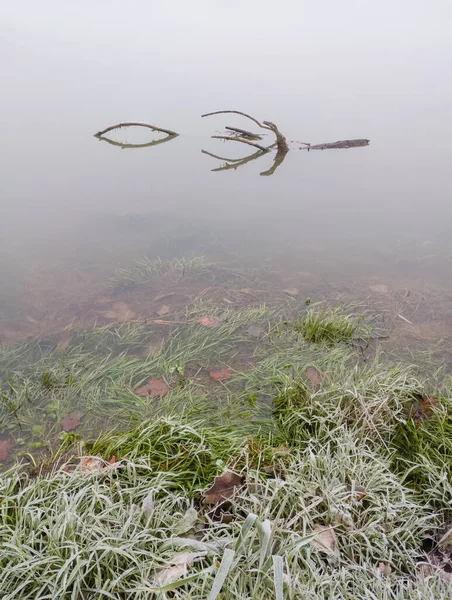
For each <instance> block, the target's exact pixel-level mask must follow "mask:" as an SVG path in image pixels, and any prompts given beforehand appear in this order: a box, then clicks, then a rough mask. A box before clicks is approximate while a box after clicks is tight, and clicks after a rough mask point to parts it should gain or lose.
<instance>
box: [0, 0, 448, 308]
mask: <svg viewBox="0 0 452 600" xmlns="http://www.w3.org/2000/svg"><path fill="white" fill-rule="evenodd" d="M2 12H3V18H2V22H1V25H0V38H1V39H0V51H1V54H2V56H3V57H4V60H3V61H2V66H1V67H0V68H1V76H2V77H1V78H2V82H3V85H2V88H3V91H2V102H1V103H2V110H1V111H0V133H1V137H2V142H3V143H2V173H3V174H2V181H1V196H0V206H1V215H2V218H1V220H0V251H1V256H0V274H1V278H2V282H3V283H2V286H1V287H2V289H1V292H0V301H1V306H0V316H2V318H6V317H8V318H11V317H14V316H16V315H17V314H18V313H20V311H25V312H26V311H27V310H28V308H27V306H28V304H29V302H30V301H31V300H30V293H31V292H30V290H31V291H32V292H33V291H36V289H37V288H38V287H39V286H40V285H44V284H43V281H46V284H45V285H44V287H45V286H47V288H46V294H47V295H45V294H44V296H43V297H42V298H41V299H40V302H41V305H40V307H39V308H40V310H43V311H44V312H45V311H48V310H50V309H48V308H46V304H45V303H46V300H45V298H50V297H51V298H52V299H53V302H58V297H60V301H61V302H62V303H64V302H66V301H67V294H68V293H69V292H66V294H65V293H63V288H64V286H65V285H66V284H67V282H68V281H69V280H71V281H72V280H73V278H74V277H77V278H78V280H77V281H79V282H83V285H82V284H81V283H79V284H78V285H76V286H75V288H70V289H71V290H72V289H77V293H80V294H81V295H83V294H89V293H94V288H93V287H92V286H93V285H94V284H93V283H92V282H93V281H95V282H101V281H102V280H103V278H106V277H108V276H109V275H110V274H111V272H112V271H113V269H114V268H115V267H116V266H118V265H120V264H128V263H130V262H131V261H133V260H135V259H137V258H139V257H140V256H142V255H143V254H148V253H150V252H152V253H157V254H158V255H166V256H168V257H173V256H176V257H177V256H181V255H183V254H187V255H190V254H197V253H204V254H206V255H207V256H208V257H212V258H218V259H220V260H224V261H228V260H229V261H233V262H235V263H248V262H253V263H255V264H264V263H266V262H268V263H273V264H274V265H278V267H279V268H287V269H291V268H293V269H295V270H298V271H309V272H310V273H311V274H313V276H314V277H316V276H317V275H318V277H319V279H324V278H327V279H328V278H330V277H334V278H336V279H337V278H340V277H344V278H350V277H360V278H364V279H365V280H366V281H367V280H368V281H374V280H376V279H378V280H380V279H381V280H386V279H392V280H396V281H403V282H405V281H407V282H410V284H411V285H419V286H423V285H425V284H426V282H427V283H428V284H429V285H430V284H431V285H435V286H440V287H441V288H442V289H444V290H450V288H451V286H452V268H451V267H452V236H451V225H450V224H451V222H452V219H451V217H452V208H451V197H452V193H451V192H452V183H451V178H450V164H451V158H452V156H451V154H452V153H451V150H450V140H451V139H452V119H451V106H452V79H451V77H450V61H451V58H452V41H451V36H450V31H451V26H452V5H451V4H450V2H447V1H441V0H438V1H437V2H435V3H434V4H431V3H427V2H425V1H419V0H416V1H414V2H408V1H405V0H404V1H401V2H397V3H394V2H389V1H387V0H383V1H382V2H378V3H370V2H364V1H362V2H360V1H350V0H345V1H344V2H340V3H338V2H335V1H334V0H325V1H322V2H317V3H312V2H306V1H304V0H302V1H287V2H280V3H276V4H275V3H274V2H268V1H260V2H255V1H251V2H247V3H239V2H235V1H232V2H228V3H227V4H225V3H223V2H216V1H213V2H212V1H205V2H204V1H201V2H200V1H195V2H181V1H176V2H171V3H161V2H152V1H151V2H144V1H140V2H129V3H127V4H124V3H123V2H119V1H111V0H109V1H108V2H107V1H106V0H100V1H98V2H96V3H92V2H88V1H84V0H82V1H80V2H78V3H70V4H68V3H61V2H56V1H50V0H43V1H42V2H40V3H38V4H37V3H35V2H31V1H24V2H20V3H9V5H8V6H4V7H3V11H2ZM221 109H235V110H241V111H244V112H247V113H250V114H252V115H254V116H255V117H257V118H258V119H260V120H270V121H273V122H274V123H276V124H277V125H278V127H279V128H280V130H281V131H282V132H283V133H284V134H285V135H286V136H287V139H288V140H298V141H305V142H311V143H319V142H332V141H336V140H344V139H352V138H368V139H370V145H369V146H368V147H364V148H355V149H348V150H326V151H311V152H307V151H305V150H303V151H302V150H298V149H297V148H298V147H299V144H296V143H293V144H291V146H292V148H293V150H291V151H290V152H289V154H288V155H287V157H286V159H285V160H284V162H283V163H282V164H281V165H280V167H279V168H278V169H277V170H276V171H275V173H274V174H273V175H271V176H261V175H260V173H262V172H263V171H266V170H267V169H269V168H270V167H271V165H272V161H273V158H274V154H273V155H270V154H268V155H266V156H263V157H261V158H259V159H258V160H256V161H251V162H250V163H247V164H245V165H243V166H241V167H239V168H238V169H237V170H234V169H230V170H227V171H223V172H212V169H215V168H217V167H220V166H222V164H224V163H223V162H221V161H218V160H216V159H214V158H212V157H210V156H208V155H206V154H203V153H202V152H201V151H202V150H203V149H204V150H207V151H209V152H211V153H213V154H216V155H220V156H224V157H230V158H240V157H243V156H246V155H247V154H249V153H252V152H253V149H251V148H249V149H248V148H246V147H242V145H241V144H237V143H227V142H226V143H224V142H221V141H218V140H213V139H211V138H210V136H211V135H214V134H215V133H218V132H219V131H222V130H223V128H224V126H225V125H235V126H238V127H245V128H246V129H252V130H254V126H253V124H251V122H250V121H247V120H246V119H243V118H241V117H238V116H234V115H218V116H215V117H210V118H208V119H201V114H203V113H206V112H209V111H215V110H221ZM127 120H131V121H145V122H150V123H153V124H155V125H158V126H161V127H164V128H169V129H173V130H175V131H177V132H178V133H179V134H180V136H179V137H178V138H176V139H174V140H172V141H170V142H168V143H165V144H161V145H158V146H155V147H149V148H142V149H121V148H119V147H115V146H111V145H108V144H106V143H104V142H102V141H99V140H97V139H96V138H94V137H93V134H94V133H95V132H97V131H98V130H100V129H102V128H104V127H107V126H108V125H110V124H113V123H117V122H121V121H127ZM115 135H116V137H114V138H113V139H117V140H118V141H122V142H135V141H138V142H144V141H147V140H148V139H150V137H149V136H147V134H146V132H145V133H142V132H139V133H137V132H132V131H130V130H124V131H122V132H117V133H116V134H115ZM266 139H268V138H266ZM270 141H271V139H269V143H270ZM248 150H249V152H248ZM49 272H51V273H58V274H59V275H58V277H59V279H58V278H57V279H58V282H57V281H53V280H52V278H51V277H50V278H49V276H48V273H49ZM61 273H63V274H64V277H63V279H62V278H61V276H60V275H61ZM52 282H53V283H52ZM53 285H54V286H55V289H54V290H52V286H53ZM70 293H71V294H72V293H73V292H72V291H71V292H70ZM43 298H44V299H43Z"/></svg>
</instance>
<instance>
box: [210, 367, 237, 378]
mask: <svg viewBox="0 0 452 600" xmlns="http://www.w3.org/2000/svg"><path fill="white" fill-rule="evenodd" d="M209 375H210V377H211V378H212V379H214V380H215V381H223V380H224V379H231V377H232V370H231V369H212V371H210V372H209Z"/></svg>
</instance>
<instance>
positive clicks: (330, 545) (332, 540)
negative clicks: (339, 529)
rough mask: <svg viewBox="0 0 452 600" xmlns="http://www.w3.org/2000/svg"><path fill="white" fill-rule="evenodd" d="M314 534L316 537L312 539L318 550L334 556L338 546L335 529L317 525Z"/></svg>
mask: <svg viewBox="0 0 452 600" xmlns="http://www.w3.org/2000/svg"><path fill="white" fill-rule="evenodd" d="M313 533H314V534H315V537H314V538H313V539H312V544H313V545H314V546H315V547H316V548H317V550H319V551H320V552H325V553H326V554H334V552H335V550H336V546H337V540H336V534H335V533H334V529H333V528H332V527H328V526H326V525H316V526H315V527H314V531H313Z"/></svg>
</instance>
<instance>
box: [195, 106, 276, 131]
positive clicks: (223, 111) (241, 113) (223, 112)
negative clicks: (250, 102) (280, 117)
mask: <svg viewBox="0 0 452 600" xmlns="http://www.w3.org/2000/svg"><path fill="white" fill-rule="evenodd" d="M225 113H229V114H234V115H242V117H246V118H247V119H251V121H254V122H255V123H256V125H259V127H260V128H261V129H270V131H271V128H270V127H268V126H266V125H262V123H259V121H258V120H257V119H255V118H254V117H252V116H251V115H247V114H246V113H243V112H240V111H239V110H216V111H215V112H211V113H206V114H205V115H201V118H202V117H211V116H212V115H221V114H225Z"/></svg>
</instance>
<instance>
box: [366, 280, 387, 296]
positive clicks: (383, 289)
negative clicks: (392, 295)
mask: <svg viewBox="0 0 452 600" xmlns="http://www.w3.org/2000/svg"><path fill="white" fill-rule="evenodd" d="M369 290H372V291H373V292H377V294H384V295H387V294H389V288H388V286H387V285H385V284H384V283H376V284H375V285H369Z"/></svg>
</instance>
